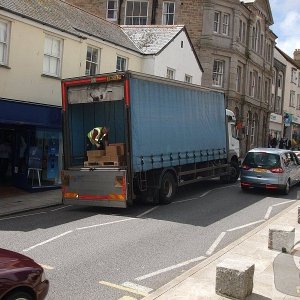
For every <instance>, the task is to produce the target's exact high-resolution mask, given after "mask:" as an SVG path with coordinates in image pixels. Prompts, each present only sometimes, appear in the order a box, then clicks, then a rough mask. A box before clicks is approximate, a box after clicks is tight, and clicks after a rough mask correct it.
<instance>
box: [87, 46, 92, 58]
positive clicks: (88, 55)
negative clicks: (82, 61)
mask: <svg viewBox="0 0 300 300" xmlns="http://www.w3.org/2000/svg"><path fill="white" fill-rule="evenodd" d="M86 60H88V61H91V60H92V48H91V47H88V48H87V52H86Z"/></svg>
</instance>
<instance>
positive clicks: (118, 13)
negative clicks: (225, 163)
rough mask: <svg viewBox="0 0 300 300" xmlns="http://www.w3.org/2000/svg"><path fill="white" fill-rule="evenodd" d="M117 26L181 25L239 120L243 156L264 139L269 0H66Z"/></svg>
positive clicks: (211, 83) (271, 38)
mask: <svg viewBox="0 0 300 300" xmlns="http://www.w3.org/2000/svg"><path fill="white" fill-rule="evenodd" d="M66 1H68V2H70V3H72V4H74V5H77V6H79V7H81V8H82V9H84V10H88V11H90V12H92V13H94V14H97V15H99V16H100V17H102V18H105V19H107V20H110V21H112V22H115V23H118V24H121V25H146V24H147V25H149V24H158V25H160V24H165V25H173V24H184V25H185V26H186V28H187V31H188V34H189V36H190V38H191V40H192V43H193V45H194V48H195V50H196V53H197V55H198V57H199V60H200V61H201V64H202V67H203V69H204V73H203V77H202V85H204V86H207V87H212V88H215V89H219V90H223V91H224V93H225V96H226V101H227V107H228V108H229V109H231V110H233V111H234V112H235V114H236V116H237V119H238V121H239V128H240V133H241V136H242V137H243V139H242V140H241V150H242V153H241V154H242V155H243V154H244V153H245V152H246V151H247V150H248V149H250V148H253V147H255V146H266V145H267V144H268V131H269V130H268V124H269V118H270V111H269V105H270V101H271V93H272V91H271V89H272V69H273V52H274V47H275V39H276V38H277V37H276V35H275V34H274V33H273V32H272V31H271V30H270V28H269V27H270V26H271V25H272V24H273V17H272V12H271V8H270V4H269V1H268V0H244V1H240V0H198V1H195V0H184V1H182V0H181V1H180V0H173V1H163V0H141V1H138V0H134V1H132V0H131V1H130V0H66Z"/></svg>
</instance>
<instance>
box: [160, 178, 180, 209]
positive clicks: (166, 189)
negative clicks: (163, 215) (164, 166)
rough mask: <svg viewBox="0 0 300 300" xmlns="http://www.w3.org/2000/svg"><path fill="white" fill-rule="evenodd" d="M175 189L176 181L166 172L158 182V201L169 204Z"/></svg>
mask: <svg viewBox="0 0 300 300" xmlns="http://www.w3.org/2000/svg"><path fill="white" fill-rule="evenodd" d="M176 189H177V183H176V181H175V178H174V176H173V175H172V174H171V173H169V172H168V173H166V174H165V175H164V176H163V178H162V180H161V184H160V189H159V203H161V204H169V203H171V202H172V200H173V198H174V196H175V193H176Z"/></svg>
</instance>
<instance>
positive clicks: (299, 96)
mask: <svg viewBox="0 0 300 300" xmlns="http://www.w3.org/2000/svg"><path fill="white" fill-rule="evenodd" d="M296 109H297V110H300V94H297V106H296Z"/></svg>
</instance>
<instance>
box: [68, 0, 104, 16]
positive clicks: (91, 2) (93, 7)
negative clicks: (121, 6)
mask: <svg viewBox="0 0 300 300" xmlns="http://www.w3.org/2000/svg"><path fill="white" fill-rule="evenodd" d="M65 2H68V3H70V4H73V5H75V6H78V7H79V8H81V9H83V10H85V11H87V12H89V13H92V14H94V15H97V16H99V17H100V18H103V19H106V5H107V1H106V0H65Z"/></svg>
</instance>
